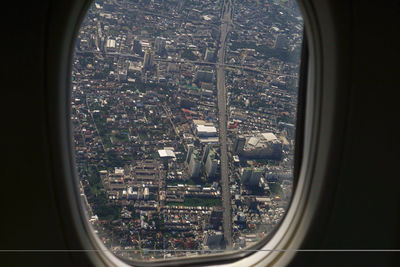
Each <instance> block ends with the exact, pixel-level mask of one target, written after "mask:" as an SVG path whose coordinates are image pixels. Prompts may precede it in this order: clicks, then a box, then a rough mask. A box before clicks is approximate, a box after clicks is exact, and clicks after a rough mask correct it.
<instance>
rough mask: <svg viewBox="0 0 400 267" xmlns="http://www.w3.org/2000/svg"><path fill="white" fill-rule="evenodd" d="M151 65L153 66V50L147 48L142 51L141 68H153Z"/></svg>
mask: <svg viewBox="0 0 400 267" xmlns="http://www.w3.org/2000/svg"><path fill="white" fill-rule="evenodd" d="M153 66H154V52H153V51H151V50H149V49H148V50H146V52H145V53H144V59H143V69H145V70H148V69H151V68H153Z"/></svg>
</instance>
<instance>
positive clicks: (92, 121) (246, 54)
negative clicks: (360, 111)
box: [71, 0, 303, 260]
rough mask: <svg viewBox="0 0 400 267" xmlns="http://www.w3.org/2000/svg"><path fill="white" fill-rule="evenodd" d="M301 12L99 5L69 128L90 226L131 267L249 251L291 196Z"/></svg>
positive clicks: (234, 4)
mask: <svg viewBox="0 0 400 267" xmlns="http://www.w3.org/2000/svg"><path fill="white" fill-rule="evenodd" d="M302 38H303V19H302V17H301V13H300V11H299V8H298V6H297V4H296V2H295V1H294V0H288V1H283V0H281V1H272V0H270V1H265V0H259V1H250V0H243V1H242V0H241V1H238V0H219V1H210V0H153V1H150V0H142V1H141V0H136V1H135V0H96V1H95V2H93V4H92V5H91V6H90V8H89V9H88V11H87V15H86V17H85V19H84V20H83V22H82V24H81V28H80V30H79V32H78V36H77V40H76V49H75V55H74V58H73V65H72V89H71V90H72V92H71V120H72V127H73V142H74V152H75V159H76V167H77V174H78V177H79V185H80V190H81V198H82V203H83V205H84V206H85V210H86V211H87V217H88V221H89V223H90V224H91V226H92V227H93V230H94V231H95V233H96V234H97V235H98V237H99V238H100V240H101V242H103V244H104V245H105V246H106V247H107V248H108V249H110V250H111V251H112V252H113V253H114V254H115V255H117V256H119V257H122V258H124V259H128V260H162V259H169V258H178V257H188V256H201V255H209V254H215V253H223V252H224V251H229V250H241V249H247V248H251V246H252V245H254V244H257V243H258V242H260V241H262V240H264V239H265V238H267V237H268V236H269V235H270V234H271V233H272V232H273V230H274V229H276V227H277V226H278V225H279V223H280V222H281V220H282V218H283V217H284V215H285V213H286V211H287V209H288V206H289V203H290V200H291V196H292V192H293V190H294V188H293V179H294V177H293V167H294V153H295V150H294V148H295V132H296V116H297V96H298V77H299V66H300V56H301V46H302Z"/></svg>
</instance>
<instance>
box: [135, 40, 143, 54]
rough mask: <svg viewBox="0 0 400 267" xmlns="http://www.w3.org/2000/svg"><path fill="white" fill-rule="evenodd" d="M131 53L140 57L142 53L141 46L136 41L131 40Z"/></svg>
mask: <svg viewBox="0 0 400 267" xmlns="http://www.w3.org/2000/svg"><path fill="white" fill-rule="evenodd" d="M133 52H134V53H136V54H138V55H141V54H142V53H143V52H142V44H141V43H140V41H139V40H137V39H135V40H133Z"/></svg>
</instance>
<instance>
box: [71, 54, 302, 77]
mask: <svg viewBox="0 0 400 267" xmlns="http://www.w3.org/2000/svg"><path fill="white" fill-rule="evenodd" d="M224 49H225V48H224ZM76 53H77V54H84V53H92V54H98V55H101V56H104V55H108V56H120V57H128V58H134V59H136V60H139V61H143V57H140V56H136V55H133V54H127V53H120V52H101V51H95V50H85V51H76ZM154 61H160V62H167V63H168V62H170V63H191V64H197V65H209V66H213V65H215V66H216V67H228V68H232V69H240V70H244V71H253V72H258V73H263V74H267V75H274V76H285V77H292V78H298V75H293V74H285V73H277V72H270V71H266V70H263V69H261V68H256V67H253V66H250V65H234V64H225V63H224V62H222V63H221V62H216V63H215V62H208V61H202V60H187V59H185V61H184V62H183V61H180V60H174V59H160V58H156V59H154Z"/></svg>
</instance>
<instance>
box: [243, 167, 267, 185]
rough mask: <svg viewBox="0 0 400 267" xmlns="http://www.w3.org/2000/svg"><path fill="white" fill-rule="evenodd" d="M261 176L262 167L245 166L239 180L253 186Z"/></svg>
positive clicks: (258, 181)
mask: <svg viewBox="0 0 400 267" xmlns="http://www.w3.org/2000/svg"><path fill="white" fill-rule="evenodd" d="M262 176H263V171H262V169H258V168H246V169H244V170H243V172H242V176H241V178H240V180H241V182H242V184H245V185H249V186H253V187H254V186H258V184H259V183H260V179H261V178H262Z"/></svg>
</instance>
